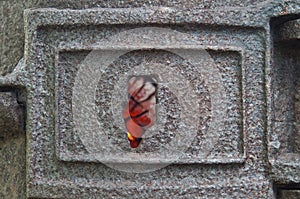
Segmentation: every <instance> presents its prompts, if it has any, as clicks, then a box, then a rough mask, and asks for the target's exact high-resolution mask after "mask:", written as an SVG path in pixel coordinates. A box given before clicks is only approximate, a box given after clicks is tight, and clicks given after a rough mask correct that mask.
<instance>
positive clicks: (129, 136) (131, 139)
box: [127, 132, 135, 141]
mask: <svg viewBox="0 0 300 199" xmlns="http://www.w3.org/2000/svg"><path fill="white" fill-rule="evenodd" d="M127 136H128V140H130V141H134V140H135V139H134V137H133V136H132V135H131V134H130V133H129V132H127Z"/></svg>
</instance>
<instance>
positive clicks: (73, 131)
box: [56, 47, 244, 163]
mask: <svg viewBox="0 0 300 199" xmlns="http://www.w3.org/2000/svg"><path fill="white" fill-rule="evenodd" d="M193 50H195V49H193ZM187 51H190V49H188V50H187ZM198 51H199V52H201V51H203V50H202V49H198ZM176 52H177V51H172V49H171V50H170V49H169V48H166V49H156V50H155V49H151V50H143V49H142V50H140V49H137V50H131V51H129V52H127V53H125V54H123V55H121V56H120V57H118V58H117V59H116V60H112V62H111V63H110V65H108V67H107V68H105V70H104V72H103V73H101V72H100V73H99V74H101V75H99V76H101V77H99V79H98V80H97V81H96V82H97V84H96V85H94V88H92V89H91V90H94V91H95V92H94V93H93V94H94V95H95V98H94V100H92V101H91V103H89V105H90V106H91V107H92V106H94V108H95V114H96V115H97V116H96V120H97V122H99V124H100V127H99V128H98V127H97V126H96V127H95V128H96V129H97V128H98V130H96V131H98V132H96V133H95V134H92V133H94V132H95V131H93V132H90V131H88V130H85V129H82V128H81V126H80V125H81V124H78V125H77V126H76V122H74V120H73V118H74V114H73V111H76V110H75V109H77V108H78V106H81V105H82V104H81V103H78V102H81V101H84V100H86V99H85V98H83V99H82V100H80V99H79V100H77V99H76V96H75V97H74V92H75V93H76V94H77V95H80V93H79V94H78V92H81V90H77V91H74V87H76V85H75V84H76V80H78V79H79V76H80V75H78V71H79V69H80V70H81V71H84V70H86V69H85V68H84V67H86V68H88V67H87V66H86V64H87V63H90V62H92V61H94V60H89V59H101V55H102V54H104V51H103V50H100V51H98V50H94V51H90V50H80V51H75V52H74V51H63V52H61V53H59V54H58V64H57V66H56V68H57V70H56V73H57V74H56V76H57V79H56V94H57V95H56V99H57V113H58V114H57V121H58V122H57V137H58V142H59V143H58V145H57V146H58V149H57V151H58V155H59V157H60V158H61V159H62V160H66V161H72V160H82V161H93V162H109V163H111V162H112V163H114V162H116V163H120V162H123V163H124V162H125V163H135V162H144V163H161V162H166V163H190V162H194V163H214V162H223V163H227V162H228V163H229V162H241V161H243V158H244V135H243V123H242V121H243V107H242V63H243V60H242V54H241V52H240V51H239V49H234V48H232V49H227V50H224V49H222V47H219V49H218V48H216V47H215V49H209V48H207V49H205V56H207V57H208V59H210V61H204V62H203V63H202V65H199V63H197V64H196V65H193V63H189V62H188V61H187V60H185V59H184V58H183V57H180V55H179V54H176ZM180 53H181V52H180ZM91 54H95V55H96V56H94V55H92V56H91ZM202 56H203V55H202ZM95 57H97V58H95ZM98 61H99V60H97V61H95V62H98ZM142 65H149V66H147V67H145V68H143V66H142ZM201 67H203V68H209V67H214V68H215V72H216V73H218V74H217V77H214V78H219V80H218V81H217V80H216V79H213V78H212V80H207V78H206V77H205V75H207V74H208V73H209V72H207V71H206V69H201ZM158 68H159V69H158ZM157 69H158V70H157ZM164 70H165V71H168V72H169V73H165V71H164ZM188 70H190V71H192V73H191V72H190V71H188ZM208 70H210V69H208ZM162 71H163V72H162ZM116 74H117V75H116ZM133 74H135V75H153V76H156V77H157V79H158V80H157V81H158V90H157V110H158V111H157V121H156V123H155V125H153V126H151V128H149V129H147V130H146V131H145V133H144V134H143V140H142V142H141V144H140V146H139V147H138V148H136V149H132V148H131V147H130V144H129V141H128V138H127V130H128V129H126V125H125V122H124V118H122V114H123V110H124V107H125V104H126V103H127V100H128V93H127V92H126V90H127V80H128V78H129V77H131V76H132V75H133ZM174 74H182V75H180V76H179V77H178V78H177V77H176V75H174ZM87 77H88V76H87ZM176 78H177V79H176ZM174 79H175V80H174ZM181 79H183V82H184V84H183V85H182V86H183V89H182V88H178V87H179V86H180V85H179V84H178V85H177V84H176V83H172V81H180V80H181ZM86 80H87V81H90V79H89V78H86ZM125 80H126V81H125ZM79 81H80V80H79ZM209 81H211V82H214V83H215V84H216V86H217V87H220V88H221V91H220V92H223V93H222V94H223V95H222V96H221V97H222V98H220V97H212V96H211V95H213V94H214V92H216V89H215V88H211V87H210V85H209V84H208V83H211V82H209ZM74 85H75V86H74ZM185 87H187V90H186V89H185ZM82 92H86V93H88V92H87V91H86V89H84V88H83V89H82ZM186 92H189V93H186ZM86 93H85V94H84V95H83V96H84V97H86V96H87V95H88V94H86ZM72 100H75V102H74V103H72ZM76 100H77V101H76ZM213 100H215V101H213ZM76 103H77V104H79V105H76V106H75V104H76ZM185 103H192V104H195V106H197V107H198V108H197V109H196V108H195V107H193V108H192V109H189V108H188V107H186V105H185ZM222 105H223V106H222ZM72 106H74V107H73V108H72ZM213 106H219V107H222V108H224V109H223V110H213V108H214V107H213ZM86 108H87V107H83V112H82V113H80V115H84V114H85V113H86V112H85V111H86V110H87V109H86ZM194 108H195V109H194ZM78 109H80V108H78ZM214 112H217V113H218V115H217V116H216V115H214V114H216V113H214ZM189 114H190V115H189ZM191 115H193V116H195V117H196V120H195V121H196V122H198V123H195V122H189V121H186V120H187V119H188V118H189V117H191ZM75 116H76V113H75ZM220 116H222V117H220ZM191 119H194V118H193V117H191ZM86 120H92V118H91V117H88V116H87V117H86ZM216 120H217V121H216ZM77 123H80V121H79V122H77ZM87 125H88V124H87ZM87 125H83V126H84V127H87V128H88V126H87ZM184 125H186V126H184ZM188 125H190V126H188ZM181 126H184V127H181ZM91 128H94V126H93V127H91ZM190 129H194V133H193V134H192V132H191V131H189V130H190ZM88 133H91V135H89V134H88ZM87 137H92V139H89V138H87ZM97 139H98V141H99V144H98V145H97V141H96V140H97ZM183 142H184V143H183ZM182 143H183V144H182ZM91 146H93V147H91ZM170 151H171V153H173V154H172V155H170ZM157 154H160V155H161V156H159V155H157ZM174 154H176V155H174ZM132 157H134V158H132Z"/></svg>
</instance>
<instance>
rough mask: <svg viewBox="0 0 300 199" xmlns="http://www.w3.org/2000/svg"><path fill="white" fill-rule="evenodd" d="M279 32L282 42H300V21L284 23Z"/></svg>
mask: <svg viewBox="0 0 300 199" xmlns="http://www.w3.org/2000/svg"><path fill="white" fill-rule="evenodd" d="M279 32H280V36H281V39H282V40H300V19H295V20H291V21H288V22H286V23H284V24H283V25H282V26H281V28H280V30H279ZM298 42H299V41H298Z"/></svg>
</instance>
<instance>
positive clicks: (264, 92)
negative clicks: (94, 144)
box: [0, 0, 300, 198]
mask: <svg viewBox="0 0 300 199" xmlns="http://www.w3.org/2000/svg"><path fill="white" fill-rule="evenodd" d="M0 5H1V9H2V10H1V11H2V12H1V14H0V17H1V19H0V20H2V22H4V23H1V30H4V31H1V32H0V42H1V49H0V57H1V59H0V67H1V68H0V71H1V74H7V73H10V72H11V71H12V70H13V69H14V66H15V65H16V64H17V63H18V60H19V59H20V58H21V57H22V56H23V55H24V56H25V59H24V60H25V63H24V67H25V68H24V70H23V72H20V73H16V75H15V76H14V78H10V77H7V76H6V77H4V78H0V86H1V87H3V86H6V87H7V86H8V87H9V85H13V87H18V88H20V89H21V90H22V88H26V91H27V109H26V111H27V126H26V147H25V138H24V137H23V136H22V134H18V135H17V136H15V137H14V136H8V138H9V139H7V140H5V141H2V143H1V142H0V148H1V152H0V156H1V159H0V166H1V173H0V176H1V179H0V180H1V181H0V182H1V184H4V186H2V187H1V188H0V197H2V198H26V197H28V198H273V197H274V195H273V190H272V184H273V182H276V183H289V182H293V183H300V176H299V173H300V172H299V171H300V169H299V167H300V165H299V146H300V145H299V144H300V143H299V137H300V136H299V110H300V108H299V92H300V91H299V84H300V83H299V73H300V70H299V67H298V68H297V67H296V66H299V57H300V56H299V51H297V50H296V49H297V44H296V45H295V44H291V43H289V42H285V41H282V39H279V38H282V37H281V36H280V32H278V31H277V30H278V29H279V28H277V27H280V24H282V23H283V22H285V21H288V20H291V19H295V18H297V17H298V16H299V13H300V7H299V1H297V0H290V1H262V2H261V1H240V0H228V1H216V2H215V1H206V0H195V1H189V2H188V3H186V2H184V1H179V0H178V1H177V0H171V1H98V0H97V1H71V0H67V1H56V0H55V1H42V0H40V1H38V0H37V1H28V2H25V1H16V2H14V1H10V2H8V1H4V2H3V1H1V2H0ZM41 7H45V8H44V9H37V8H41ZM5 8H7V9H5ZM25 8H34V9H31V10H26V11H25V15H24V19H25V23H24V27H25V29H24V30H25V31H23V21H22V19H23V14H22V13H23V12H22V11H23V10H24V9H25ZM54 8H59V9H54ZM66 8H71V9H66ZM88 8H92V9H88ZM112 8H118V9H112ZM120 8H124V9H120ZM10 13H11V14H10ZM11 16H13V17H11ZM271 19H272V20H271ZM270 21H271V29H270ZM143 27H159V28H166V29H171V30H175V31H178V32H181V33H185V34H187V35H189V36H188V37H186V38H183V39H186V41H189V40H190V38H193V39H194V40H196V41H197V42H195V44H197V45H201V46H202V47H203V48H204V49H206V50H207V51H208V52H209V54H210V56H211V57H212V58H213V60H214V61H215V62H216V68H217V69H218V71H219V72H220V74H221V77H222V78H221V82H222V84H217V83H216V82H215V81H214V80H212V83H213V84H216V85H217V86H222V87H224V90H225V98H228V99H229V100H228V101H226V108H227V109H224V110H218V111H219V113H220V114H224V115H226V116H227V117H226V120H225V124H226V125H225V128H224V127H223V126H222V128H220V131H219V132H217V133H218V135H219V137H218V139H217V140H216V141H214V142H213V144H214V146H215V147H214V148H213V150H212V151H210V154H208V155H207V156H204V155H203V153H201V152H203V151H202V150H203V146H204V144H203V143H202V142H203V140H205V139H208V138H209V135H206V134H205V132H206V128H207V127H209V126H210V125H211V120H212V119H211V109H213V107H212V106H211V104H212V96H211V93H210V92H209V89H208V88H209V87H210V86H212V85H209V84H208V83H207V82H208V80H207V79H208V78H210V77H202V76H201V74H200V75H196V76H193V75H194V74H195V73H194V71H195V72H197V70H195V69H194V68H193V67H192V64H191V63H189V62H188V61H187V60H184V59H182V57H178V56H176V55H172V54H170V53H166V52H162V51H161V49H160V50H158V49H155V48H156V47H157V46H151V43H150V44H149V45H150V51H149V49H147V50H145V49H138V51H133V52H130V53H127V54H125V55H123V56H120V57H119V58H118V59H116V60H111V61H112V63H113V65H112V66H111V67H110V68H109V69H108V70H107V71H106V74H105V75H106V76H103V78H102V79H101V81H99V82H98V84H96V85H94V86H95V88H96V90H97V92H96V93H97V95H96V96H97V99H98V101H97V104H98V106H97V111H98V117H99V118H100V119H99V121H100V123H101V124H103V125H104V126H105V127H106V129H107V130H106V132H107V135H108V137H111V138H112V139H111V140H112V141H110V142H112V143H113V142H115V143H116V144H117V145H119V146H120V147H121V148H123V149H124V150H125V151H126V150H128V151H130V150H131V149H130V148H128V145H126V144H128V142H127V140H126V136H122V135H120V136H119V135H118V136H115V134H114V132H113V130H114V129H116V128H115V127H114V126H113V124H114V123H113V122H114V121H113V120H114V118H113V117H112V115H113V114H112V112H111V110H110V109H109V108H107V109H105V110H108V111H107V114H105V115H104V116H102V115H101V113H102V110H104V108H105V107H112V106H113V105H114V104H112V102H111V101H110V99H113V98H111V96H112V94H111V90H112V89H113V85H115V83H116V81H117V79H118V78H119V77H121V76H122V75H124V74H125V73H126V70H127V68H130V67H131V66H132V65H138V64H147V63H154V62H155V63H156V62H159V63H166V65H167V67H174V68H176V67H178V73H182V74H183V76H184V77H186V78H191V79H190V81H194V84H195V85H194V88H193V89H194V90H195V91H197V93H199V103H200V104H201V105H203V106H201V108H202V109H201V110H199V112H200V113H201V114H202V115H203V116H201V119H200V123H199V125H200V126H201V125H202V127H203V128H201V131H199V132H198V134H197V136H196V138H195V139H194V140H193V142H192V143H193V144H192V145H191V147H190V148H189V149H188V150H186V151H183V152H184V155H186V156H187V157H188V158H185V159H183V160H182V161H181V162H180V161H179V162H177V163H176V164H170V165H169V166H167V167H164V168H161V169H160V170H156V171H153V172H150V173H128V172H122V171H119V170H115V169H112V168H110V167H108V166H106V165H104V164H102V163H101V161H99V159H97V158H96V156H97V155H99V154H94V153H93V152H91V150H89V149H88V148H89V146H87V145H84V144H83V142H82V139H83V138H82V137H81V136H80V134H78V132H77V131H76V130H74V122H73V119H74V118H73V115H72V109H74V107H72V100H73V98H72V97H73V93H72V92H73V91H72V88H73V87H74V84H75V83H74V78H75V77H76V75H78V74H77V72H78V64H80V63H81V61H82V60H83V59H84V58H85V57H86V56H87V55H88V54H89V53H90V52H91V50H92V49H93V47H95V46H96V45H95V44H96V43H101V42H105V41H108V40H109V38H110V37H111V36H114V35H117V34H118V33H120V32H122V31H128V30H130V29H133V28H143ZM24 33H25V37H24ZM132 37H133V36H132ZM24 38H25V39H24ZM131 39H132V38H131V36H129V37H128V38H126V40H125V41H115V43H114V45H115V46H116V44H118V42H119V44H122V45H120V46H121V48H126V47H128V46H129V44H130V40H131ZM146 39H147V38H146ZM127 40H128V41H127ZM150 40H151V38H150ZM161 41H164V42H165V43H167V44H172V42H174V40H172V38H169V37H165V38H163V39H161ZM126 42H128V43H126ZM24 44H25V48H24V49H23V46H24ZM186 44H187V46H188V45H190V44H188V42H187V43H186ZM273 44H274V46H273ZM114 45H112V46H102V47H101V46H100V47H101V48H102V49H103V48H104V49H105V48H107V47H111V48H112V49H114V48H116V47H115V46H114ZM289 45H292V47H291V48H289ZM174 46H176V45H174ZM174 46H173V47H174ZM98 47H99V46H98ZM295 48H296V49H295ZM187 49H188V48H187ZM143 59H144V60H143ZM200 67H201V66H200ZM191 71H193V73H191ZM196 74H197V73H196ZM86 90H88V89H86ZM82 92H85V89H82ZM163 92H165V93H164V94H161V95H160V98H159V99H160V101H163V100H166V103H164V105H165V109H166V110H173V111H169V112H168V111H167V112H168V113H169V115H170V118H171V119H170V118H169V119H168V120H166V123H167V124H168V125H169V126H170V129H172V128H173V127H172V125H174V126H175V127H174V128H176V121H175V122H174V123H172V122H173V121H174V120H175V119H176V117H175V116H176V114H179V113H180V111H179V110H180V108H181V107H180V106H178V99H176V95H175V94H174V93H172V92H170V91H168V90H167V89H165V90H159V93H163ZM83 100H84V99H83ZM82 114H85V113H84V112H82ZM172 118H175V119H172ZM89 119H90V118H86V120H89ZM167 124H166V125H165V126H168V125H167ZM216 127H218V125H216ZM86 128H90V126H87V127H86ZM164 132H165V131H164ZM9 133H11V132H9ZM9 133H8V135H9ZM0 135H1V134H0ZM123 135H124V134H123ZM87 136H88V135H87ZM205 136H207V137H208V138H205ZM204 138H205V139H204ZM295 138H296V139H295ZM157 139H160V143H159V144H164V142H168V140H172V139H174V137H172V136H169V137H168V136H166V137H158V138H157ZM162 140H164V141H162ZM150 143H151V144H150V147H149V146H148V147H147V146H144V145H143V146H144V148H141V149H139V150H136V151H133V152H136V153H137V154H138V153H143V152H144V151H147V150H148V151H149V150H158V149H160V148H159V147H160V145H159V144H158V145H154V144H155V142H153V140H152V141H151V142H150ZM107 144H109V143H107ZM201 147H202V148H201ZM107 148H109V146H108V147H107ZM112 150H113V149H111V150H108V152H111V151H112ZM25 151H26V152H27V154H26V159H25ZM100 155H101V154H100ZM110 155H111V160H112V161H113V160H114V159H113V157H114V154H113V153H111V154H110ZM144 160H145V161H146V160H147V159H146V158H144ZM157 160H158V161H159V160H160V159H159V158H158V159H157ZM116 161H117V162H118V163H116V164H115V165H114V166H115V168H120V167H122V166H126V167H129V168H130V167H133V166H132V165H131V163H126V164H123V163H124V162H122V161H118V160H116ZM151 161H152V160H150V161H148V160H147V162H148V163H149V162H150V163H151ZM162 161H163V160H162ZM193 161H194V162H193ZM25 162H26V166H27V170H26V180H27V183H26V188H27V190H26V191H27V196H25V181H24V174H25ZM191 162H193V163H191ZM156 163H157V162H156ZM178 163H180V164H178ZM118 164H120V165H118ZM148 166H149V165H148ZM2 167H3V169H2ZM6 171H8V172H7V173H6ZM269 174H271V175H269ZM2 181H3V183H2ZM295 192H297V191H295ZM282 193H283V192H282ZM283 194H284V193H283Z"/></svg>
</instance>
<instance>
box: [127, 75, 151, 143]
mask: <svg viewBox="0 0 300 199" xmlns="http://www.w3.org/2000/svg"><path fill="white" fill-rule="evenodd" d="M156 94H157V83H156V82H155V81H154V79H153V78H151V77H150V76H134V77H131V78H130V79H129V81H128V103H127V105H126V106H125V109H124V111H123V119H124V122H125V125H126V129H127V131H128V132H127V137H128V140H129V142H130V146H131V147H132V148H136V147H138V146H139V144H140V142H141V141H142V136H143V135H144V134H145V132H146V130H147V129H149V128H150V127H151V126H153V125H154V124H155V121H156V107H155V105H156Z"/></svg>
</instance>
